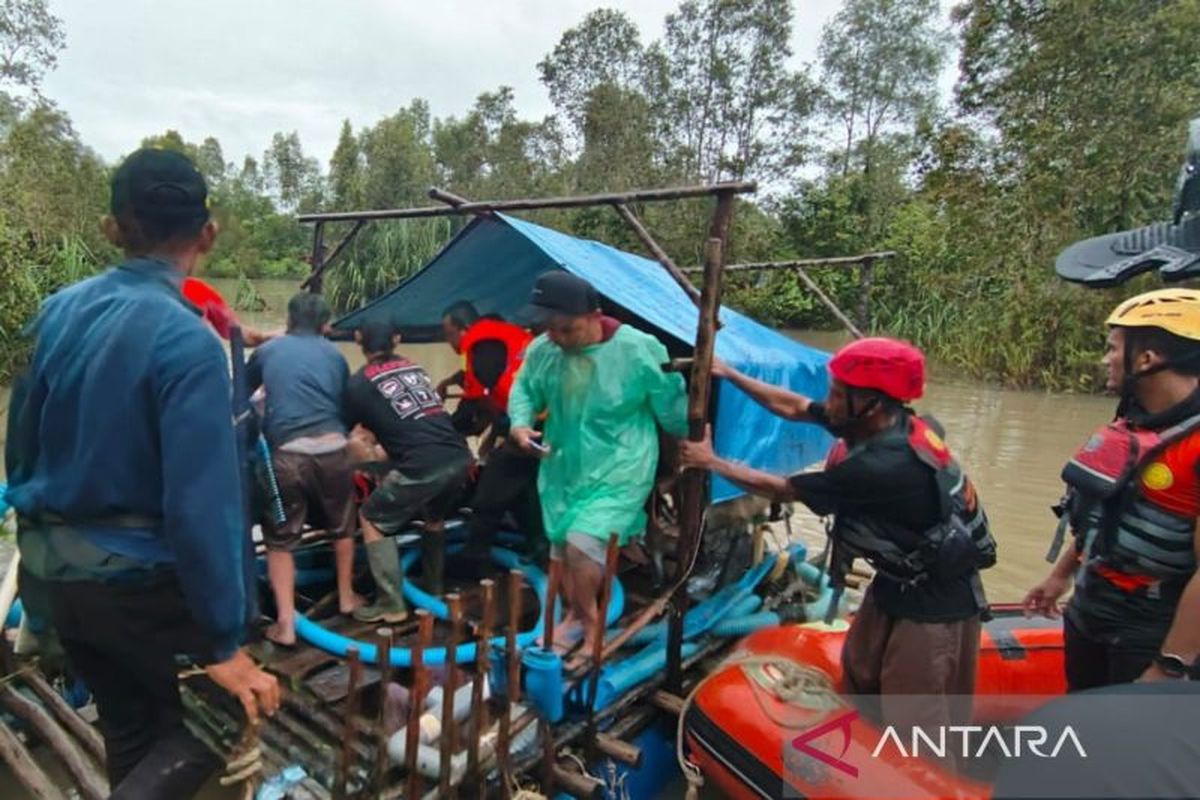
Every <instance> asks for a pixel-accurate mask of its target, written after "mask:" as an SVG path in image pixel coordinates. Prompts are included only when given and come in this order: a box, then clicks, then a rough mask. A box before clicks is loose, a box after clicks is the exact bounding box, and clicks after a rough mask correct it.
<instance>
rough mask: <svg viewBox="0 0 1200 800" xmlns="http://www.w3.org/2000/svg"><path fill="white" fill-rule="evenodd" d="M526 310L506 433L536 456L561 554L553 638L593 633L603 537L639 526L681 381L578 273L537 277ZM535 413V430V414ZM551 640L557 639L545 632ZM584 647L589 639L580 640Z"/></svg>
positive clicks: (657, 347) (682, 424)
mask: <svg viewBox="0 0 1200 800" xmlns="http://www.w3.org/2000/svg"><path fill="white" fill-rule="evenodd" d="M531 310H532V311H533V312H534V313H535V314H536V315H537V316H538V317H539V318H540V319H539V322H540V323H541V324H542V325H544V326H545V329H546V332H545V333H544V334H543V335H541V336H539V337H538V338H537V339H535V340H534V341H533V343H532V344H530V345H529V349H528V351H527V352H526V354H525V363H524V365H523V366H522V367H521V371H520V372H518V373H517V378H516V382H515V383H514V384H513V389H512V394H511V395H510V397H509V405H508V413H509V417H510V419H511V420H512V429H511V434H510V435H511V436H512V438H513V439H514V441H515V442H516V443H517V444H518V445H519V446H520V447H522V448H524V449H526V450H528V451H529V452H532V453H537V454H538V455H539V456H541V458H542V464H541V469H540V470H539V472H538V494H539V496H540V497H541V502H542V516H543V519H544V521H545V526H546V536H547V537H548V538H549V540H550V542H551V544H552V545H553V546H554V550H555V553H556V554H557V555H558V556H559V557H560V558H562V559H563V560H564V570H563V594H564V597H565V599H566V601H567V605H568V607H569V611H568V614H567V617H566V619H564V621H563V624H562V625H560V626H559V629H560V630H561V631H562V639H560V642H562V641H570V640H571V639H572V638H575V637H577V636H578V635H579V633H580V632H581V629H582V633H583V634H584V635H586V636H587V637H589V638H590V637H592V636H594V635H597V634H598V633H599V632H600V626H599V625H598V624H597V621H598V620H597V618H598V615H599V608H598V605H599V603H598V599H599V594H600V587H601V584H602V582H603V579H604V554H605V549H606V543H607V541H608V538H609V536H610V534H612V533H616V534H618V535H619V536H620V540H621V544H625V543H626V542H628V541H629V540H630V538H632V537H635V536H638V535H640V534H641V533H642V531H643V530H645V527H646V512H645V504H646V498H647V497H648V496H649V494H650V490H651V488H652V487H653V485H654V473H655V469H656V467H657V465H658V430H657V428H656V425H655V423H656V422H657V424H658V425H661V426H662V428H663V429H664V430H665V431H666V432H667V433H669V434H671V435H672V436H680V437H681V436H683V435H684V434H685V433H686V432H687V402H686V396H685V392H684V385H683V378H682V377H680V376H679V375H678V374H673V373H666V372H663V370H662V364H664V363H665V362H666V361H667V360H668V356H667V348H666V347H664V346H663V344H662V343H661V342H659V341H658V340H657V339H655V338H654V337H653V336H650V335H649V334H646V333H642V332H641V331H639V330H637V329H636V328H633V327H632V326H630V325H622V324H621V323H620V322H618V321H617V320H615V319H613V318H612V317H608V316H605V315H604V314H603V313H602V312H601V310H600V296H599V294H597V292H596V290H595V289H594V288H593V287H592V285H591V284H589V283H588V282H587V281H585V280H583V279H582V278H579V277H576V276H575V275H572V274H571V273H569V272H563V271H560V270H555V271H553V272H547V273H545V274H544V275H542V276H541V277H540V278H538V281H537V283H536V284H535V285H534V288H533V299H532V302H531ZM542 414H545V427H544V431H541V432H539V431H535V430H534V421H535V419H538V418H539V417H540V416H541V415H542ZM556 638H558V637H557V636H556ZM589 644H590V643H589Z"/></svg>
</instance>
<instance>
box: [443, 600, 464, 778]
mask: <svg viewBox="0 0 1200 800" xmlns="http://www.w3.org/2000/svg"><path fill="white" fill-rule="evenodd" d="M446 606H447V607H448V608H449V609H450V639H449V641H447V642H446V662H445V666H446V681H445V682H444V683H443V684H442V737H441V739H440V743H441V747H440V748H439V750H440V753H441V760H440V763H439V764H438V797H454V796H456V794H457V791H456V789H457V787H451V785H450V759H451V758H452V757H453V756H454V751H455V745H454V738H455V737H454V732H455V731H454V729H455V725H454V693H455V691H456V690H457V689H458V658H457V656H458V643H459V641H460V639H461V638H462V598H461V597H460V596H459V595H458V592H451V593H450V594H448V595H446Z"/></svg>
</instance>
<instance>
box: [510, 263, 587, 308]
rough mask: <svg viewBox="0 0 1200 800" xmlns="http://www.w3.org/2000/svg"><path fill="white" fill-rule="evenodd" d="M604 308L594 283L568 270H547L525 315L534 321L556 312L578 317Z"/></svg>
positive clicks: (538, 282) (534, 287) (540, 277)
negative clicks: (601, 305)
mask: <svg viewBox="0 0 1200 800" xmlns="http://www.w3.org/2000/svg"><path fill="white" fill-rule="evenodd" d="M599 308H600V294H599V292H597V291H596V289H595V287H593V286H592V285H591V284H590V283H588V282H587V281H585V280H584V279H583V278H580V277H579V276H578V275H572V274H571V273H570V272H566V271H565V270H558V269H556V270H552V271H550V272H544V273H542V274H541V276H539V277H538V279H537V282H536V283H535V284H533V295H532V296H531V297H530V300H529V305H528V306H526V307H525V313H524V314H523V315H522V316H524V317H526V318H528V319H530V320H531V321H536V320H545V319H546V318H548V317H549V316H551V315H553V314H562V315H564V316H568V317H578V316H581V315H583V314H588V313H591V312H592V311H596V310H598V309H599Z"/></svg>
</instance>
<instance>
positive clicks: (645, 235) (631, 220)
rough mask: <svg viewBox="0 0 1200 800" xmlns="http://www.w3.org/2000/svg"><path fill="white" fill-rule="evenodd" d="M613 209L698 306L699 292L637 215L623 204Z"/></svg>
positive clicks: (618, 204) (616, 204)
mask: <svg viewBox="0 0 1200 800" xmlns="http://www.w3.org/2000/svg"><path fill="white" fill-rule="evenodd" d="M613 208H615V209H616V210H617V213H618V214H620V215H621V219H623V220H625V223H626V224H627V225H628V226H629V227H630V228H632V229H633V232H634V233H635V234H637V237H638V238H639V239H641V240H642V244H644V245H645V246H646V249H647V250H649V251H650V253H651V254H652V255H653V256H654V258H655V259H656V260H657V261H658V263H659V264H662V266H663V269H665V270H666V271H667V273H668V274H669V275H670V276H671V277H672V278H674V279H675V282H676V283H677V284H679V288H681V289H683V291H684V292H686V293H687V296H688V297H690V298H691V299H692V302H693V303H695V304H696V305H697V306H699V305H700V290H699V289H697V288H696V287H695V286H693V285H692V282H691V281H689V280H688V279H687V276H686V275H684V274H683V272H681V271H680V269H679V267H678V266H677V265H676V264H675V262H674V261H672V260H671V257H670V256H669V255H667V251H666V250H663V249H662V248H661V247H660V246H659V244H658V242H656V241H655V240H654V237H653V236H651V235H650V231H648V230H646V226H644V225H642V221H641V220H640V219H638V218H637V215H635V214H634V213H633V211H631V210H630V208H629V206H627V205H625V204H624V203H614V204H613Z"/></svg>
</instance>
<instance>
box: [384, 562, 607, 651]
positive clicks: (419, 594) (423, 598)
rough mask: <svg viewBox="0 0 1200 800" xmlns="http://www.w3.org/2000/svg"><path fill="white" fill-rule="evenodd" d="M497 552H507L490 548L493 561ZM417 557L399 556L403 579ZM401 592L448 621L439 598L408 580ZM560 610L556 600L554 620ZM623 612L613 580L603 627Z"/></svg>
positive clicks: (446, 613)
mask: <svg viewBox="0 0 1200 800" xmlns="http://www.w3.org/2000/svg"><path fill="white" fill-rule="evenodd" d="M461 549H462V545H456V546H452V547H450V548H447V551H446V552H448V553H454V552H457V551H459V550H461ZM498 551H500V552H508V551H501V550H500V548H496V547H493V548H492V558H493V559H495V557H496V553H497V552H498ZM419 557H420V554H419V553H417V551H416V550H409V551H408V552H407V553H405V554H404V555H402V556H400V571H401V572H402V573H404V576H405V578H407V577H408V571H409V570H410V569H412V568H413V565H414V564H416V563H417V559H418V558H419ZM497 563H499V562H497ZM501 566H506V565H503V564H502V565H501ZM401 590H402V591H403V592H404V599H405V600H407V601H408V602H410V603H412V604H413V605H414V606H416V607H417V608H423V609H425V610H426V611H428V612H429V613H430V614H433V616H435V617H436V618H438V619H440V620H448V619H450V609H449V608H448V607H447V606H446V602H445V601H444V600H442V599H441V598H439V597H434V596H433V595H431V594H429V593H428V592H426V591H425V590H424V589H422V588H421V587H420V586H417V585H416V584H415V583H413V582H412V581H410V580H405V581H404V586H402V587H401ZM538 599H539V600H540V601H541V602H542V603H545V602H546V598H545V597H543V596H542V595H538ZM561 609H562V601H561V599H559V600H556V602H555V608H554V618H555V619H558V618H559V616H560V615H559V611H561ZM624 612H625V589H624V587H623V586H621V580H620V578H613V582H612V595H611V598H610V599H609V601H608V618H607V619H606V620H604V625H605V627H608V626H609V625H612V624H613V623H615V622H616V621H617V620H618V619H620V618H621V614H623V613H624ZM541 613H542V614H543V615H544V614H545V608H543V609H542V611H541ZM538 619H539V622H538V624H539V625H541V624H542V622H541V620H542V617H541V616H539V617H538ZM539 632H540V630H539Z"/></svg>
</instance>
